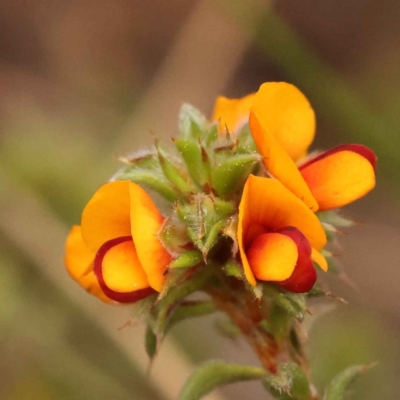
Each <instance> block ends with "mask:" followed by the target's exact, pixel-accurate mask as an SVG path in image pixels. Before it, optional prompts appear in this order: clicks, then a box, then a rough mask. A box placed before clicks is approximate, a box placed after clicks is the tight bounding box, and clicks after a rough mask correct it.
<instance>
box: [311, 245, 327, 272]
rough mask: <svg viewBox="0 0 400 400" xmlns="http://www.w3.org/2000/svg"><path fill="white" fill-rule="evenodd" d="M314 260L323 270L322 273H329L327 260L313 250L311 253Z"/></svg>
mask: <svg viewBox="0 0 400 400" xmlns="http://www.w3.org/2000/svg"><path fill="white" fill-rule="evenodd" d="M311 258H312V260H313V261H314V262H315V263H316V264H317V265H318V267H320V268H321V269H322V271H325V272H327V271H328V262H327V261H326V258H325V257H324V256H323V255H322V254H321V253H320V252H319V251H318V250H316V249H314V248H313V249H312V253H311Z"/></svg>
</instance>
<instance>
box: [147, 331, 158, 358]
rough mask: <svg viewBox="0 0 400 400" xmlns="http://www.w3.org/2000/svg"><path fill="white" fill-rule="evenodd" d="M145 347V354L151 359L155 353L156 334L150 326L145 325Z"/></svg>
mask: <svg viewBox="0 0 400 400" xmlns="http://www.w3.org/2000/svg"><path fill="white" fill-rule="evenodd" d="M145 348H146V353H147V355H148V356H149V358H150V360H152V359H153V358H154V356H155V355H156V353H157V336H156V335H155V333H154V332H153V329H152V328H151V327H150V326H147V329H146V335H145Z"/></svg>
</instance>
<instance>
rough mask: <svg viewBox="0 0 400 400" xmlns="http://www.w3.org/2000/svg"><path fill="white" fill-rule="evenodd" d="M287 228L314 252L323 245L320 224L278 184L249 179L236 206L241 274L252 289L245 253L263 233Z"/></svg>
mask: <svg viewBox="0 0 400 400" xmlns="http://www.w3.org/2000/svg"><path fill="white" fill-rule="evenodd" d="M286 226H292V227H295V228H297V229H298V230H299V231H300V232H302V233H303V235H304V236H305V237H306V238H307V240H308V241H309V242H310V244H311V245H312V246H313V247H315V248H316V249H321V248H322V247H324V245H325V244H326V236H325V232H324V230H323V228H322V225H321V223H320V222H319V220H318V218H317V217H316V216H315V214H314V213H313V212H312V211H310V210H309V208H308V207H307V206H306V205H305V204H304V203H303V202H302V201H301V200H300V199H298V198H297V197H296V196H294V195H293V194H292V193H291V192H290V191H289V190H288V189H286V188H285V187H284V186H283V185H282V184H281V183H280V182H279V181H276V180H274V179H269V178H261V177H257V176H254V175H250V176H249V178H248V179H247V182H246V184H245V187H244V190H243V196H242V199H241V201H240V205H239V219H238V235H237V236H238V245H239V251H240V255H241V258H242V263H243V268H244V273H245V275H246V278H247V280H248V281H249V283H250V284H251V285H253V286H254V285H255V284H256V281H255V279H254V275H253V273H252V272H251V269H250V266H249V262H248V260H247V256H246V250H247V249H248V247H249V246H250V245H251V243H252V241H253V240H254V239H255V237H256V235H259V234H260V232H261V231H262V229H264V232H268V231H271V230H275V229H279V228H283V227H286Z"/></svg>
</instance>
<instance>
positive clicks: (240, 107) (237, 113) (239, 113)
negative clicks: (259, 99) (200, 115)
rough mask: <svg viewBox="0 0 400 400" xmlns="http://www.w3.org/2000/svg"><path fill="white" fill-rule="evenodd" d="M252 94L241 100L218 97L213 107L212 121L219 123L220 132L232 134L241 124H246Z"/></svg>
mask: <svg viewBox="0 0 400 400" xmlns="http://www.w3.org/2000/svg"><path fill="white" fill-rule="evenodd" d="M253 100H254V93H253V94H249V95H247V96H245V97H242V98H241V99H228V98H227V97H224V96H220V97H218V98H217V100H216V102H215V106H214V112H213V116H212V121H219V123H220V130H221V132H225V131H226V130H228V132H233V131H235V129H236V128H237V127H238V126H239V125H240V123H241V122H247V119H248V118H249V111H250V107H251V106H252V104H253Z"/></svg>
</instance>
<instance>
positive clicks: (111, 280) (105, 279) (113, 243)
mask: <svg viewBox="0 0 400 400" xmlns="http://www.w3.org/2000/svg"><path fill="white" fill-rule="evenodd" d="M94 272H95V274H96V276H97V279H98V281H99V284H100V286H101V288H102V289H103V291H104V293H106V294H107V296H108V297H110V298H111V299H113V300H116V301H118V302H120V303H133V302H135V301H137V300H141V299H143V298H144V297H147V296H149V295H150V294H153V293H155V291H154V290H153V289H152V288H150V287H149V283H148V280H147V276H146V273H145V272H144V270H143V268H142V266H141V265H140V262H139V260H138V257H137V254H136V249H135V246H134V244H133V241H132V238H131V237H130V236H124V237H120V238H115V239H112V240H109V241H108V242H106V243H104V244H103V245H102V246H101V247H100V249H99V251H98V253H97V255H96V258H95V261H94Z"/></svg>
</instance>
